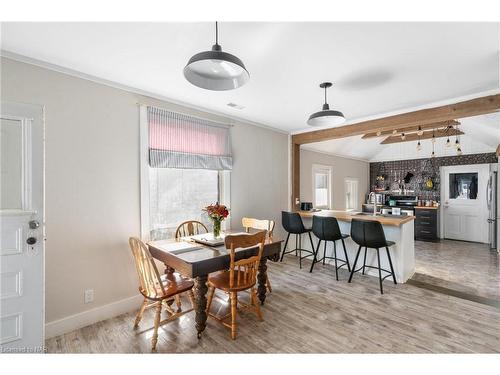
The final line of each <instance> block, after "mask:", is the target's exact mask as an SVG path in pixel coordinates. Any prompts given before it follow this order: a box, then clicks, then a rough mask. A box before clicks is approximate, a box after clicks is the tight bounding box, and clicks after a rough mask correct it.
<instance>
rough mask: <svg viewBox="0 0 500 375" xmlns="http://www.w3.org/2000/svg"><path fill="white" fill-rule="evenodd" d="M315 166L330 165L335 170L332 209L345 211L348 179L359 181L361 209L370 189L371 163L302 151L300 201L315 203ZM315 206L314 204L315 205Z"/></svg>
mask: <svg viewBox="0 0 500 375" xmlns="http://www.w3.org/2000/svg"><path fill="white" fill-rule="evenodd" d="M313 164H321V165H328V166H331V167H332V168H333V174H332V197H331V198H330V202H332V209H334V210H345V208H346V206H345V184H344V179H345V178H346V177H354V178H357V179H358V180H359V185H358V201H359V208H360V209H361V203H362V202H364V199H365V194H366V193H367V192H368V188H369V173H370V163H368V162H366V161H362V160H355V159H348V158H343V157H339V156H334V155H328V154H325V153H319V152H315V151H310V150H304V149H301V150H300V200H301V201H304V202H312V201H313V185H312V166H313ZM313 204H314V203H313Z"/></svg>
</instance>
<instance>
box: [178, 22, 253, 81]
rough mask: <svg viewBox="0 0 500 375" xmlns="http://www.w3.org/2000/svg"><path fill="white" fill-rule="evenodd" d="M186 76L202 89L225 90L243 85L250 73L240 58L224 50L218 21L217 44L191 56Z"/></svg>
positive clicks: (216, 29) (185, 69)
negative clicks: (221, 44) (208, 49)
mask: <svg viewBox="0 0 500 375" xmlns="http://www.w3.org/2000/svg"><path fill="white" fill-rule="evenodd" d="M184 77H185V78H186V79H187V80H188V81H189V82H191V83H192V84H193V85H195V86H198V87H201V88H202V89H207V90H212V91H224V90H233V89H236V88H238V87H241V86H243V85H244V84H245V83H247V82H248V80H249V79H250V74H249V73H248V71H247V69H246V68H245V65H244V64H243V62H242V61H241V60H240V59H239V58H237V57H236V56H234V55H231V54H230V53H227V52H222V48H221V46H220V45H219V28H218V24H217V22H216V23H215V44H214V45H213V46H212V50H211V51H205V52H200V53H197V54H196V55H194V56H193V57H191V58H190V59H189V61H188V63H187V65H186V67H185V68H184Z"/></svg>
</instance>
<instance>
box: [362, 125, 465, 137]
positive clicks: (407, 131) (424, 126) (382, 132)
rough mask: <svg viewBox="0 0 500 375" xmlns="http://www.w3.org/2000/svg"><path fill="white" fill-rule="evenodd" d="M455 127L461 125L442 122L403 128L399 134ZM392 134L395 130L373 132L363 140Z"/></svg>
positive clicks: (399, 130)
mask: <svg viewBox="0 0 500 375" xmlns="http://www.w3.org/2000/svg"><path fill="white" fill-rule="evenodd" d="M455 125H460V123H459V122H458V121H456V120H451V121H440V122H433V123H431V124H423V125H418V126H406V127H401V128H398V129H397V132H398V133H405V134H407V133H411V132H416V131H418V128H419V127H420V129H421V130H427V129H440V128H445V127H447V126H455ZM392 132H393V130H384V131H381V132H380V135H378V134H377V132H373V133H368V134H365V135H363V136H362V137H361V138H363V139H369V138H377V137H383V136H387V135H392Z"/></svg>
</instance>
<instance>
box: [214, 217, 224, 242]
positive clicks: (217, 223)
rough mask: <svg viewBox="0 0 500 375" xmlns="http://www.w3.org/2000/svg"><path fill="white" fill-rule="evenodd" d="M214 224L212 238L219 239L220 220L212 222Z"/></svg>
mask: <svg viewBox="0 0 500 375" xmlns="http://www.w3.org/2000/svg"><path fill="white" fill-rule="evenodd" d="M212 221H213V223H214V238H219V237H220V223H221V221H222V220H216V219H213V220H212Z"/></svg>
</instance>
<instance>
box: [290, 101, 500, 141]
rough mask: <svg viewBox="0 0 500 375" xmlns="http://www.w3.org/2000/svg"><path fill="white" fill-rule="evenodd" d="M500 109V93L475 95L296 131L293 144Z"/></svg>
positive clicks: (480, 113)
mask: <svg viewBox="0 0 500 375" xmlns="http://www.w3.org/2000/svg"><path fill="white" fill-rule="evenodd" d="M499 110H500V94H496V95H489V96H485V97H481V98H475V99H471V100H467V101H464V102H459V103H455V104H448V105H443V106H439V107H434V108H426V109H421V110H418V111H413V112H408V113H402V114H399V115H394V116H389V117H385V118H379V119H375V120H368V121H363V122H359V123H357V124H351V125H345V126H340V127H337V128H330V129H320V130H315V131H311V132H307V133H299V134H294V135H293V136H292V143H293V144H299V145H300V144H307V143H313V142H321V141H327V140H329V139H335V138H345V137H351V136H353V135H361V134H367V133H371V132H377V131H379V130H380V131H386V130H394V129H396V130H397V129H399V128H403V127H409V126H418V125H424V124H431V123H436V122H440V121H449V120H454V119H460V118H464V117H471V116H478V115H484V114H487V113H493V112H497V111H499Z"/></svg>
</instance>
